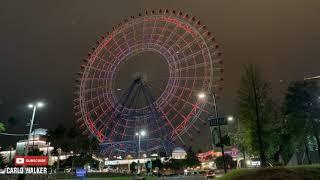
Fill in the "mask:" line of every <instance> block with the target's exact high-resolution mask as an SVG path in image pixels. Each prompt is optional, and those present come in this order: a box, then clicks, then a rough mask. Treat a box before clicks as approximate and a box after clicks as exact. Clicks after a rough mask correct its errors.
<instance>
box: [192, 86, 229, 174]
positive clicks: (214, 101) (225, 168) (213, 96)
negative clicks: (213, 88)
mask: <svg viewBox="0 0 320 180" xmlns="http://www.w3.org/2000/svg"><path fill="white" fill-rule="evenodd" d="M211 96H212V100H213V105H214V113H215V118H216V120H217V125H218V131H219V139H220V147H221V153H222V160H223V169H224V173H225V174H226V173H227V167H226V161H225V157H224V147H223V142H222V135H221V127H220V122H219V120H218V117H219V115H218V106H217V102H216V95H215V94H214V92H211ZM198 97H199V99H204V98H206V94H205V93H203V92H202V93H200V94H198ZM210 129H211V128H210ZM211 134H212V133H211Z"/></svg>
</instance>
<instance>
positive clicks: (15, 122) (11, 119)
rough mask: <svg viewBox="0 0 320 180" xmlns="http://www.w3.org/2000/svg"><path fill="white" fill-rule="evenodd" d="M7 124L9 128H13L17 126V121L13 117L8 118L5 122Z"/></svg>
mask: <svg viewBox="0 0 320 180" xmlns="http://www.w3.org/2000/svg"><path fill="white" fill-rule="evenodd" d="M7 122H8V125H9V126H10V127H14V126H15V125H17V123H18V121H17V119H16V118H15V117H13V116H11V117H9V119H8V120H7Z"/></svg>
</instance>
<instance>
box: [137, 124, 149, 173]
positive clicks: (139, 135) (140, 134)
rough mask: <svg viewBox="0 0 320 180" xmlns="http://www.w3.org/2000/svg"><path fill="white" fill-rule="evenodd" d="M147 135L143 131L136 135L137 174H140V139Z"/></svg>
mask: <svg viewBox="0 0 320 180" xmlns="http://www.w3.org/2000/svg"><path fill="white" fill-rule="evenodd" d="M146 134H147V133H146V132H145V131H144V130H141V131H140V132H137V133H136V136H138V174H139V173H140V144H141V137H143V136H145V135H146Z"/></svg>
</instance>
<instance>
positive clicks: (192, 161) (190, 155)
mask: <svg viewBox="0 0 320 180" xmlns="http://www.w3.org/2000/svg"><path fill="white" fill-rule="evenodd" d="M185 165H187V166H189V167H193V166H198V165H200V161H199V159H198V157H197V155H196V153H195V152H194V151H193V150H192V147H189V149H188V151H187V158H186V159H185Z"/></svg>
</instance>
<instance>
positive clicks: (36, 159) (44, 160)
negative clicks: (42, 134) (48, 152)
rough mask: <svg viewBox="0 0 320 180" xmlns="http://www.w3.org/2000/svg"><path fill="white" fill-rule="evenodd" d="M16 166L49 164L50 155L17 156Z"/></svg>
mask: <svg viewBox="0 0 320 180" xmlns="http://www.w3.org/2000/svg"><path fill="white" fill-rule="evenodd" d="M15 166H48V156H16V158H15Z"/></svg>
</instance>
